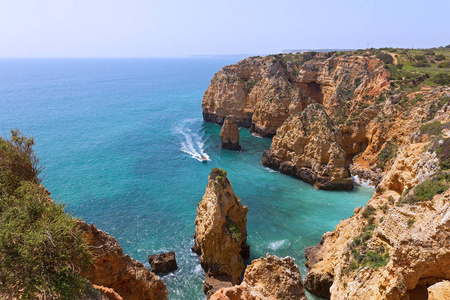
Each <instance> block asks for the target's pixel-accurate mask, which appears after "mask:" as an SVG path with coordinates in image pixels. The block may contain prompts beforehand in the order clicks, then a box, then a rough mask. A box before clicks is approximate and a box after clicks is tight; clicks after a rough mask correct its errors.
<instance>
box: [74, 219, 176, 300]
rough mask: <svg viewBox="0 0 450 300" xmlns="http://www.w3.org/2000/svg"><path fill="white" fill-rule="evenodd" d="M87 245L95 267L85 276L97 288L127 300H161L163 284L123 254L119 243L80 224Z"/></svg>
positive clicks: (101, 232)
mask: <svg viewBox="0 0 450 300" xmlns="http://www.w3.org/2000/svg"><path fill="white" fill-rule="evenodd" d="M78 226H79V228H80V229H81V230H82V231H83V232H84V235H85V237H86V239H87V241H88V243H89V246H90V251H91V252H92V256H93V260H94V263H93V264H92V266H91V267H90V268H89V271H88V272H87V273H86V274H84V275H85V276H88V278H89V280H90V281H91V282H92V283H93V284H95V285H98V286H102V287H107V288H111V289H113V291H111V294H113V292H116V293H117V294H119V295H120V296H121V297H122V298H123V299H125V300H127V299H129V300H164V299H167V289H166V286H165V285H164V283H163V282H162V280H161V279H160V278H159V277H158V276H156V275H155V274H153V273H151V272H150V271H149V270H148V269H147V268H146V267H145V266H144V265H143V264H142V263H140V262H137V261H136V260H134V259H132V258H131V257H130V256H128V255H124V254H123V250H122V248H121V247H120V244H119V242H118V241H117V240H116V239H115V238H113V237H112V236H110V235H108V234H107V233H106V232H103V231H101V230H99V229H97V227H95V226H94V225H93V224H91V225H88V224H87V223H86V222H83V221H79V222H78Z"/></svg>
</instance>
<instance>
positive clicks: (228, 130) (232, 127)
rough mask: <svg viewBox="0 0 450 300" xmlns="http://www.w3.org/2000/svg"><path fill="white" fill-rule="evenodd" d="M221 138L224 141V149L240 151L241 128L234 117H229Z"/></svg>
mask: <svg viewBox="0 0 450 300" xmlns="http://www.w3.org/2000/svg"><path fill="white" fill-rule="evenodd" d="M220 138H221V139H222V145H221V146H222V148H225V149H230V150H239V149H241V145H239V127H238V126H237V124H236V121H235V119H234V117H233V116H227V117H226V118H225V121H224V122H223V125H222V130H221V131H220Z"/></svg>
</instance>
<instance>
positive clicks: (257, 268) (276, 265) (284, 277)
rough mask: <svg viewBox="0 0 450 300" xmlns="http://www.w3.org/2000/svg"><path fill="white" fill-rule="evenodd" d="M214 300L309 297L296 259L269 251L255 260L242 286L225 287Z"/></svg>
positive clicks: (273, 299) (295, 299)
mask: <svg viewBox="0 0 450 300" xmlns="http://www.w3.org/2000/svg"><path fill="white" fill-rule="evenodd" d="M210 299H211V300H263V299H267V300H275V299H285V300H306V299H307V298H306V295H305V288H304V287H303V282H302V277H301V275H300V272H299V270H298V267H297V265H296V264H295V260H294V259H293V258H291V257H289V256H288V257H285V258H279V257H277V256H272V255H269V254H267V255H266V257H261V258H260V259H256V260H253V261H252V264H251V265H250V266H248V267H247V270H246V271H245V275H244V280H243V281H242V283H241V284H240V285H237V286H233V287H229V288H222V289H220V290H219V291H217V292H216V293H215V294H214V295H213V296H212V297H211V298H210Z"/></svg>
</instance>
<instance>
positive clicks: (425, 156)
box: [305, 114, 450, 299]
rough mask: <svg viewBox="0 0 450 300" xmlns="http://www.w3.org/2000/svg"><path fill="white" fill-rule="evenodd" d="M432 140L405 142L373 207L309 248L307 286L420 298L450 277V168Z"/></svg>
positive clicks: (335, 293)
mask: <svg viewBox="0 0 450 300" xmlns="http://www.w3.org/2000/svg"><path fill="white" fill-rule="evenodd" d="M444 115H445V114H444ZM447 118H448V115H447V117H443V118H442V119H441V120H448V119H447ZM447 122H448V121H447ZM412 136H414V135H412ZM441 138H442V140H441V141H442V143H441V144H443V143H444V141H445V140H447V139H448V138H449V136H448V132H446V131H445V130H444V132H443V135H442V136H441ZM419 140H421V139H419ZM432 143H437V144H439V143H440V142H432ZM430 145H431V144H430V143H429V142H423V143H413V144H410V145H405V146H402V147H401V148H400V149H399V150H398V153H397V154H396V155H397V156H396V159H395V162H394V163H393V165H392V166H391V167H390V170H389V172H388V173H387V174H386V176H385V177H384V178H383V180H382V182H381V183H380V184H379V186H378V187H377V189H376V192H375V194H374V196H373V197H372V199H371V200H370V201H369V203H368V204H367V205H366V207H365V208H357V209H355V215H354V216H352V217H350V218H349V219H346V220H343V221H341V222H340V223H339V225H338V226H337V227H336V229H335V230H334V232H329V233H326V234H324V236H323V237H322V240H321V242H320V243H319V244H318V245H317V246H315V247H311V248H308V249H307V250H306V252H305V254H306V257H307V259H308V262H307V266H308V274H307V276H306V279H305V286H306V288H307V289H309V290H310V291H312V292H313V293H315V294H317V295H319V296H321V297H325V298H331V299H402V297H406V299H413V298H414V297H415V295H420V294H425V295H426V293H427V292H426V288H427V287H428V286H430V285H432V284H434V283H436V282H440V281H442V280H443V279H449V278H450V271H449V267H450V221H449V220H450V189H449V186H450V184H449V178H450V175H449V174H448V172H447V171H446V170H447V169H446V167H445V166H444V167H442V164H443V161H439V160H433V157H436V156H435V155H436V154H435V150H433V149H434V148H433V146H432V145H431V146H430ZM427 149H428V150H427ZM442 151H443V150H442ZM441 153H442V152H441ZM439 155H440V154H439ZM446 159H447V160H448V158H446ZM427 162H430V163H427ZM440 165H441V167H440ZM423 193H425V194H426V195H427V196H424V195H422V194H423ZM435 194H436V195H435ZM421 195H422V196H421ZM433 195H435V196H434V197H433ZM431 198H432V199H431Z"/></svg>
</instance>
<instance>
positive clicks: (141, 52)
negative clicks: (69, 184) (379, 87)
mask: <svg viewBox="0 0 450 300" xmlns="http://www.w3.org/2000/svg"><path fill="white" fill-rule="evenodd" d="M449 11H450V1H448V0H439V1H438V0H427V1H425V0H421V1H417V0H409V1H404V0H390V1H386V0H340V1H335V0H334V1H332V0H308V1H304V0H277V1H275V0H258V1H254V0H190V1H182V0H0V57H184V56H190V55H217V54H255V55H256V54H259V55H261V54H273V53H280V52H281V51H282V50H283V49H362V48H367V46H369V47H375V48H379V47H386V46H390V47H404V48H428V47H435V46H445V45H448V44H450V18H449V16H448V12H449Z"/></svg>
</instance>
